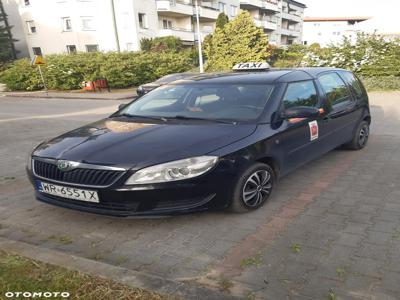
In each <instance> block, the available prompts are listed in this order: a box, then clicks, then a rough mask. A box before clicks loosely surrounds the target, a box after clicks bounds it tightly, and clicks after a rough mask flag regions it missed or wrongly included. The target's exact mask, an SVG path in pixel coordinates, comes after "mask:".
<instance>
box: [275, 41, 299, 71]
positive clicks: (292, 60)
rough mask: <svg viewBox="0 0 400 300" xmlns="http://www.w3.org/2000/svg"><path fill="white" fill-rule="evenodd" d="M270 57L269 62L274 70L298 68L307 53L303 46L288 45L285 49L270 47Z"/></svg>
mask: <svg viewBox="0 0 400 300" xmlns="http://www.w3.org/2000/svg"><path fill="white" fill-rule="evenodd" d="M270 48H271V57H270V59H269V62H270V64H271V65H273V66H274V67H276V68H295V67H298V66H299V65H300V63H301V61H302V59H303V56H304V54H305V53H306V51H307V47H306V46H303V45H290V46H288V47H287V48H278V47H275V46H270Z"/></svg>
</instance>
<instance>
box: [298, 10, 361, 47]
mask: <svg viewBox="0 0 400 300" xmlns="http://www.w3.org/2000/svg"><path fill="white" fill-rule="evenodd" d="M368 19H369V18H368V17H352V18H305V19H304V30H303V43H304V44H306V45H311V44H313V43H318V44H320V46H321V47H326V46H329V45H330V44H338V43H340V42H342V41H343V38H344V37H347V38H349V39H351V40H354V39H355V38H356V37H357V33H358V32H360V31H361V30H360V27H359V23H361V22H364V21H366V20H368Z"/></svg>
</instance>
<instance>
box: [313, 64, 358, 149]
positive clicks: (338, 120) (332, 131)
mask: <svg viewBox="0 0 400 300" xmlns="http://www.w3.org/2000/svg"><path fill="white" fill-rule="evenodd" d="M318 84H319V86H320V88H321V90H322V95H323V98H324V108H325V111H326V114H325V116H324V118H323V120H322V122H321V126H320V132H321V137H322V139H321V142H322V144H321V146H322V147H323V148H324V150H325V151H329V150H332V149H334V148H336V147H338V146H340V145H342V144H345V143H347V142H349V141H350V140H351V139H352V137H353V134H354V130H355V127H356V126H357V124H358V122H359V120H360V118H361V112H360V110H359V109H358V106H357V101H356V99H355V97H354V96H353V94H352V92H351V90H350V88H349V86H348V85H347V84H346V83H345V81H344V80H343V78H342V77H340V76H339V73H338V72H336V71H333V72H326V73H323V74H321V75H319V76H318Z"/></svg>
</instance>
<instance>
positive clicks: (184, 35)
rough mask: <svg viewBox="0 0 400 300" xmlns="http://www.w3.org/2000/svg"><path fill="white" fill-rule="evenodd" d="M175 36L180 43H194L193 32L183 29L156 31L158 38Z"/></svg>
mask: <svg viewBox="0 0 400 300" xmlns="http://www.w3.org/2000/svg"><path fill="white" fill-rule="evenodd" d="M170 35H172V36H176V37H178V38H180V39H181V40H182V41H186V42H194V32H193V31H190V30H185V29H179V28H169V29H164V28H163V29H160V30H159V31H158V36H160V37H163V36H170Z"/></svg>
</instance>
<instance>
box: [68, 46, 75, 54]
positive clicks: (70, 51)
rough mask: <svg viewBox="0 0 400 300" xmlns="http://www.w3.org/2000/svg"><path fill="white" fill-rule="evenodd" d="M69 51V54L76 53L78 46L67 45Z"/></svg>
mask: <svg viewBox="0 0 400 300" xmlns="http://www.w3.org/2000/svg"><path fill="white" fill-rule="evenodd" d="M67 51H68V53H69V54H73V53H76V46H75V45H67Z"/></svg>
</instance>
